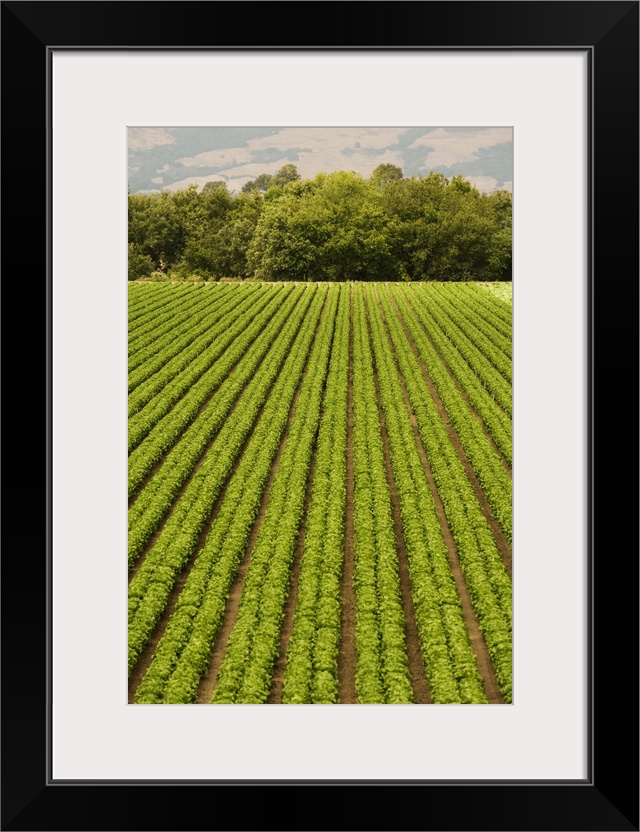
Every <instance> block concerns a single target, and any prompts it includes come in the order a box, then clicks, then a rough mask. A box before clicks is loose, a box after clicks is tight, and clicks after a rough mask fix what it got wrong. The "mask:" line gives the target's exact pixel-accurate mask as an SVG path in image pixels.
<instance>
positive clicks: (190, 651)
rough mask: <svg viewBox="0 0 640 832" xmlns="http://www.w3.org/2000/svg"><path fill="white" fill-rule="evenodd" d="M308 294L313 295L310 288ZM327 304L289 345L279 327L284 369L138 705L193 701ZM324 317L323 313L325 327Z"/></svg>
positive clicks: (321, 292) (318, 304)
mask: <svg viewBox="0 0 640 832" xmlns="http://www.w3.org/2000/svg"><path fill="white" fill-rule="evenodd" d="M308 292H309V293H310V294H313V291H312V290H311V289H309V290H308ZM325 299H326V287H323V288H320V289H318V290H317V291H316V292H315V294H314V296H313V300H312V303H311V305H310V307H309V313H308V316H307V317H306V319H305V320H304V323H303V325H302V326H300V327H299V328H298V330H297V335H296V337H295V340H294V341H293V345H292V343H291V342H292V340H293V339H292V337H291V333H290V331H288V330H287V329H286V328H285V329H284V330H283V333H282V336H283V340H282V342H281V343H280V342H279V344H280V347H281V351H282V357H283V365H282V372H281V373H280V375H279V376H278V378H277V381H276V383H275V385H274V387H273V391H272V394H271V396H270V397H269V398H268V400H267V402H266V404H265V406H264V410H263V413H262V416H261V418H260V419H259V421H258V423H257V425H256V426H255V429H254V430H253V432H252V434H251V438H250V440H249V443H248V445H247V447H246V449H245V452H244V453H243V454H242V456H241V458H240V461H239V464H238V467H237V470H236V471H235V473H234V475H233V476H232V478H231V480H230V482H229V485H228V487H227V489H226V491H225V495H224V499H223V500H222V503H221V505H220V508H219V511H218V513H217V515H216V517H215V518H214V520H213V522H212V524H211V528H210V530H209V532H208V534H207V538H206V540H205V543H204V545H203V547H202V549H201V550H200V552H199V553H198V556H197V557H196V559H195V561H194V564H193V568H192V569H191V571H190V572H189V574H188V576H187V579H186V581H185V585H184V588H183V590H182V592H181V593H180V596H179V598H178V600H177V603H176V606H175V610H174V612H173V614H172V616H171V618H170V620H169V622H168V624H167V627H166V630H165V632H164V634H163V636H162V638H161V639H160V641H159V643H158V646H157V649H156V651H155V655H154V658H153V661H152V663H151V666H150V667H149V670H148V671H147V674H146V675H145V677H144V679H143V680H142V683H141V685H140V687H139V688H138V691H137V693H136V701H137V702H163V701H175V702H190V701H193V699H194V698H195V695H196V692H197V688H198V684H199V680H200V678H201V676H202V674H203V673H204V672H205V671H206V668H207V667H208V663H209V660H210V652H211V647H212V645H213V641H214V639H215V636H216V634H217V632H218V629H219V627H220V624H221V622H222V618H223V616H224V611H225V608H226V602H227V598H228V595H229V590H230V587H231V583H232V581H233V579H234V577H235V575H236V572H237V569H238V565H239V563H240V559H241V558H242V555H243V554H244V551H245V548H246V546H247V542H248V539H249V534H250V532H251V529H252V527H253V524H254V522H255V519H256V517H257V514H258V510H259V507H260V502H261V500H262V495H263V492H264V489H265V486H266V483H267V479H268V476H269V471H270V470H271V466H272V464H273V461H274V458H275V456H276V453H277V450H278V447H279V445H280V441H281V437H282V434H283V432H284V430H285V427H286V424H287V421H288V418H289V411H290V408H291V405H292V402H293V400H294V396H295V393H296V389H297V387H298V385H299V383H300V379H301V377H302V373H303V370H304V367H305V365H306V363H307V358H308V355H309V351H310V349H311V345H312V343H313V340H314V336H315V334H316V329H317V325H318V321H319V319H320V314H321V311H322V307H323V304H324V302H325ZM328 320H329V318H328V317H327V316H325V318H324V319H323V321H324V323H325V325H326V324H327V321H328ZM143 566H144V564H143ZM131 646H133V648H134V649H133V652H132V653H131V654H130V656H131V659H130V660H133V661H135V658H136V657H137V654H138V652H139V650H138V649H137V647H136V646H135V645H131ZM131 646H130V649H131Z"/></svg>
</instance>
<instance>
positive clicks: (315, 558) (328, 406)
mask: <svg viewBox="0 0 640 832" xmlns="http://www.w3.org/2000/svg"><path fill="white" fill-rule="evenodd" d="M349 294H350V291H349V287H348V286H346V285H343V286H342V288H341V297H340V305H339V308H338V314H337V320H336V329H335V334H334V339H333V348H332V351H331V360H330V364H329V372H328V375H327V384H326V391H325V398H324V403H323V409H322V418H321V421H320V427H319V430H318V440H317V446H316V455H315V464H314V474H313V487H312V492H311V502H310V505H309V510H308V513H307V517H306V522H305V531H304V548H303V552H302V557H301V562H300V576H299V579H298V594H297V599H296V608H295V615H294V619H293V629H292V633H291V638H290V640H289V644H288V648H287V661H286V670H285V674H284V679H283V683H282V702H283V703H284V704H303V703H309V702H313V703H333V702H337V701H338V647H339V643H340V623H341V605H340V597H341V579H342V569H343V563H344V520H345V511H346V495H347V490H346V474H347V471H346V453H347V399H348V392H347V391H348V385H349V326H350V315H349V306H350V303H349Z"/></svg>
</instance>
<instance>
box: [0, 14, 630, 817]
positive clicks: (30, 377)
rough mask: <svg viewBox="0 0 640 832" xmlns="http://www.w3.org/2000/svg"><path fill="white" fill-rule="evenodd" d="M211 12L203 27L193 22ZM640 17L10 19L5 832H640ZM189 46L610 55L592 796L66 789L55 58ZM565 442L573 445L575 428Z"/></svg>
mask: <svg viewBox="0 0 640 832" xmlns="http://www.w3.org/2000/svg"><path fill="white" fill-rule="evenodd" d="M190 7H191V8H190ZM196 7H197V9H196ZM196 11H197V13H198V21H199V23H198V25H197V26H194V25H193V23H192V22H191V21H192V19H193V18H192V14H190V13H189V12H196ZM638 12H639V3H638V2H630V1H627V0H624V2H598V1H596V2H582V0H576V2H384V1H382V2H362V3H354V2H342V3H316V2H307V3H295V2H294V3H290V2H286V3H275V2H257V3H252V2H243V3H242V4H238V3H225V2H220V3H207V2H201V3H190V2H182V3H175V2H133V3H129V2H127V3H122V2H2V68H3V76H2V109H3V158H2V173H3V208H4V211H3V218H2V221H3V231H4V235H3V236H4V241H5V245H4V246H3V248H2V263H3V266H4V269H3V273H4V281H3V289H4V295H5V304H4V305H5V310H8V311H9V312H10V315H11V325H8V326H7V328H6V331H7V332H8V333H9V335H8V339H9V338H10V339H11V340H10V342H9V343H10V344H11V347H10V348H8V349H7V350H5V360H4V361H3V370H4V381H5V387H6V389H7V391H8V392H9V395H8V396H7V399H5V402H7V405H8V406H7V407H5V415H6V418H7V422H8V427H7V428H5V430H6V432H7V436H10V437H11V441H10V442H7V443H5V471H6V474H7V476H6V479H7V483H6V485H7V488H6V489H5V499H6V501H7V506H8V508H7V509H5V523H4V529H3V533H4V538H5V547H4V552H3V558H2V577H3V581H2V601H3V625H4V626H3V632H2V669H3V690H2V763H3V765H2V819H1V823H2V826H1V828H2V829H3V830H58V829H60V830H80V829H84V830H121V829H122V830H124V829H137V830H147V829H148V830H164V829H173V830H178V829H185V830H186V829H191V830H195V829H209V828H211V826H212V825H213V826H214V828H225V829H263V830H264V829H280V830H285V829H337V828H349V829H387V830H390V829H425V830H427V829H429V830H435V829H438V830H485V829H487V830H534V829H535V830H637V829H638V828H639V826H638V823H639V818H638V626H637V624H638V596H637V587H638V537H637V522H636V519H637V505H638V500H637V490H636V489H635V488H630V487H629V486H628V485H627V484H626V483H627V482H628V478H626V479H625V471H627V472H628V471H630V472H631V481H632V482H637V458H638V457H637V446H636V443H635V441H634V442H633V443H631V442H630V438H631V437H637V425H638V412H637V395H635V390H636V389H637V388H636V387H635V385H633V383H632V384H631V385H630V384H629V383H628V380H629V379H633V380H637V378H638V349H637V333H638V317H637V312H638V244H637V241H638V68H639V61H638V55H639V48H638V19H639V15H638ZM229 15H230V16H231V18H232V19H235V20H237V21H241V25H240V23H238V28H237V29H236V28H235V27H233V26H228V25H227V26H225V27H222V28H219V27H218V26H217V25H216V21H217V20H220V19H221V17H223V16H229ZM208 20H210V24H209V25H207V21H208ZM285 20H286V21H287V22H288V23H287V26H285V25H284V24H283V21H285ZM207 33H211V38H210V40H207ZM239 33H241V34H239ZM239 40H241V43H238V41H239ZM178 47H180V48H185V49H197V48H202V47H208V48H232V47H240V48H274V47H282V48H298V49H324V48H329V47H331V48H338V49H346V48H355V49H385V48H406V49H412V48H419V49H439V48H440V49H443V48H449V49H468V48H482V49H489V48H496V49H510V50H540V49H546V50H553V49H566V48H574V49H583V50H586V51H587V52H588V54H589V60H590V84H591V89H590V97H591V112H590V125H591V130H590V135H589V137H588V142H589V148H588V153H589V159H590V170H591V178H590V182H589V183H588V193H589V206H588V208H589V217H590V227H591V240H590V262H589V264H588V268H589V292H588V295H589V309H588V317H589V355H588V372H589V402H590V413H589V425H588V433H589V442H590V447H591V454H590V458H589V459H588V472H589V473H588V478H589V481H588V483H587V486H588V493H589V503H590V505H589V510H590V518H589V541H588V557H589V563H588V578H589V581H588V583H589V586H588V592H589V622H590V625H589V632H588V635H587V637H588V647H589V678H590V690H589V716H590V720H589V721H590V730H589V734H588V737H587V742H588V759H589V771H588V777H587V779H586V780H585V781H584V782H583V781H579V782H578V781H576V782H559V781H535V782H523V781H499V782H497V781H489V782H482V781H474V782H468V781H467V782H455V781H452V782H446V783H444V782H437V783H420V782H416V781H409V782H393V783H384V782H380V781H369V782H360V781H340V782H330V781H323V782H320V783H297V782H295V781H286V782H268V781H266V782H262V783H255V782H250V783H246V782H245V783H234V784H210V783H193V784H192V783H186V782H183V781H178V782H165V781H153V782H138V781H127V782H114V781H111V782H109V783H98V782H94V781H91V782H64V783H62V782H55V781H51V780H50V779H49V774H48V772H49V770H50V766H49V760H50V737H49V735H48V727H49V719H48V715H49V709H50V706H51V695H50V694H51V686H50V679H51V656H50V647H51V644H50V635H51V629H50V613H51V610H50V604H49V591H50V577H51V576H50V567H51V562H50V558H51V445H50V439H51V331H50V322H51V273H50V254H51V248H50V246H51V227H50V221H51V217H50V212H49V204H50V203H49V199H50V179H49V176H50V172H49V167H48V152H49V142H48V136H49V134H50V122H49V115H50V103H51V102H50V89H49V72H48V69H49V65H50V56H51V53H52V50H53V49H62V48H65V49H79V48H87V49H92V50H94V49H112V48H120V49H122V48H178ZM561 196H562V195H561V192H560V193H559V194H550V199H555V198H561ZM25 235H26V236H25ZM36 240H37V242H38V243H39V245H34V244H33V243H34V242H35V241H36ZM20 241H23V242H20ZM21 282H22V284H23V285H21ZM27 286H28V287H29V289H27V291H26V292H25V289H26V287H27ZM26 310H30V311H29V312H28V314H27V316H26V318H23V317H22V315H23V314H24V313H25V311H26ZM7 317H9V316H7ZM20 320H22V321H23V322H24V323H23V324H22V325H20V323H18V324H17V328H16V330H15V331H14V328H13V323H14V321H16V322H19V321H20ZM624 379H626V380H627V382H626V384H625V382H624ZM631 386H633V389H634V396H633V398H632V397H631V396H630V395H629V388H630V387H631ZM16 405H17V406H16ZM25 405H26V406H25ZM7 422H5V424H7ZM559 429H567V426H563V425H562V417H561V414H559ZM596 434H597V436H598V438H599V440H600V441H599V443H598V448H597V451H596V447H595V438H596ZM630 446H632V447H630ZM25 452H26V453H25ZM36 471H37V472H38V475H36ZM36 517H39V518H40V519H41V521H42V522H41V527H40V528H41V531H40V533H39V534H38V533H36V531H35V527H34V523H33V521H34V519H35V518H36ZM549 684H551V685H552V684H553V680H549ZM557 695H559V696H561V695H562V693H561V691H560V692H558V693H557ZM336 753H337V754H338V753H341V752H340V749H336ZM426 753H428V751H426ZM480 753H481V750H480ZM247 789H249V790H250V799H247V797H249V795H247V794H246V790H247Z"/></svg>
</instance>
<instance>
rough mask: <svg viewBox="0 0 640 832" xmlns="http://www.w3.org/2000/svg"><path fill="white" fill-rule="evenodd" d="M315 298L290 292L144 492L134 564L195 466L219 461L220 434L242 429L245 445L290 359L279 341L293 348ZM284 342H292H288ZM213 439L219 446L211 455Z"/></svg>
mask: <svg viewBox="0 0 640 832" xmlns="http://www.w3.org/2000/svg"><path fill="white" fill-rule="evenodd" d="M312 294H313V293H312V292H305V291H304V289H303V287H297V288H295V289H293V290H292V291H291V292H289V295H288V297H287V299H286V301H285V303H284V304H283V306H282V307H281V309H280V310H279V311H278V312H277V313H276V314H275V315H274V317H273V319H272V320H271V321H270V322H269V324H268V325H267V326H266V327H265V329H264V331H263V332H262V333H261V335H260V336H259V337H258V338H257V340H256V341H255V343H254V344H253V345H252V346H251V347H250V348H249V350H248V351H247V354H246V356H245V358H244V359H243V361H242V363H241V368H239V371H238V372H236V373H234V374H233V376H231V377H230V378H229V379H228V380H227V381H226V382H225V383H224V384H223V385H222V386H221V387H220V389H219V391H218V393H217V394H216V396H214V397H213V398H212V400H211V402H210V403H209V405H208V406H207V407H206V408H205V410H203V412H202V414H201V415H200V417H199V418H198V419H197V420H196V421H195V422H194V423H193V424H192V425H191V426H190V428H189V429H188V430H186V431H185V433H184V434H183V435H182V436H181V437H180V440H179V441H178V443H177V444H176V446H175V447H174V448H173V449H172V450H171V452H170V453H169V454H168V455H167V457H166V459H165V460H164V463H163V465H162V467H161V468H160V470H159V471H158V472H157V473H156V474H155V475H154V476H153V478H152V479H151V480H150V481H149V482H148V483H147V485H146V486H145V487H144V488H143V490H142V491H141V492H140V494H139V495H138V498H137V499H136V501H135V503H134V504H133V505H132V506H131V508H130V509H129V562H130V564H131V565H132V564H133V563H134V562H135V560H136V559H137V557H138V556H139V554H140V553H141V551H142V549H143V548H144V546H145V545H146V543H147V541H148V540H149V538H150V537H151V535H152V534H153V532H154V531H155V530H156V529H157V528H158V526H159V525H160V523H161V521H162V519H163V517H164V516H165V514H166V512H167V511H168V509H169V508H170V506H171V504H172V502H173V501H174V500H175V498H176V496H177V495H178V494H179V493H180V489H181V488H182V487H183V485H184V483H185V482H188V480H189V477H190V476H191V475H192V472H193V470H194V468H195V466H196V465H199V464H200V465H201V466H202V469H204V470H208V468H209V462H210V460H211V459H215V457H216V454H217V453H218V451H217V438H216V439H214V437H216V433H217V432H218V430H221V429H222V428H223V426H224V430H223V431H222V435H223V436H225V437H227V439H226V440H225V441H227V442H228V441H229V440H228V433H229V431H230V430H232V431H234V432H235V428H236V425H239V426H241V428H240V432H239V433H237V434H234V440H237V441H239V442H240V443H241V442H242V441H244V437H245V436H246V434H247V432H248V431H249V430H250V429H251V427H252V425H253V422H254V420H255V418H256V416H257V413H258V411H259V409H260V406H261V405H262V403H263V402H264V400H265V398H266V396H267V393H268V390H269V388H270V386H271V384H273V381H274V380H275V378H276V376H277V374H278V372H279V370H280V366H281V364H282V361H283V360H284V355H283V353H282V351H281V348H280V343H279V342H280V340H281V339H282V338H283V337H284V334H285V332H286V333H287V336H288V337H289V343H290V340H291V338H292V337H293V335H294V334H295V330H296V329H297V327H298V326H299V325H300V323H301V322H302V320H303V318H304V315H305V313H306V310H307V307H308V304H309V302H310V300H311V296H312ZM292 310H293V314H291V313H292ZM287 318H289V321H287ZM285 322H286V324H285ZM283 327H284V329H283ZM284 340H285V341H286V338H285V339H284ZM245 385H246V389H244V387H245ZM243 391H244V392H243ZM239 396H241V398H240V400H239V406H238V407H236V408H235V410H234V412H233V414H232V415H231V416H230V415H229V411H230V410H231V408H232V407H233V405H234V403H235V402H236V400H238V397H239ZM239 436H242V440H239V439H238V437H239ZM212 440H213V443H214V444H213V446H212V447H211V448H210V449H209V450H208V451H207V447H208V446H209V445H210V443H211V442H212ZM237 441H234V442H233V443H232V444H231V445H229V447H227V448H224V450H223V453H224V454H228V452H229V451H230V449H231V448H232V447H235V446H236V444H237ZM238 447H239V445H238ZM205 452H206V453H205ZM203 454H204V456H203ZM199 476H200V471H198V472H197V475H196V477H195V479H196V481H197V480H198V479H199ZM189 487H190V484H189V486H187V488H189ZM172 516H173V515H172Z"/></svg>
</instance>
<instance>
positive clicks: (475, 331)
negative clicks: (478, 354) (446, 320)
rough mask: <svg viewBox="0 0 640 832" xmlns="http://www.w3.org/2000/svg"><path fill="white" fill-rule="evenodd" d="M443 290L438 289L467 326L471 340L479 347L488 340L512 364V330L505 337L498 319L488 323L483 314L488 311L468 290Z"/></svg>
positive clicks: (462, 323)
mask: <svg viewBox="0 0 640 832" xmlns="http://www.w3.org/2000/svg"><path fill="white" fill-rule="evenodd" d="M441 288H442V287H438V289H439V294H440V295H441V297H443V298H446V300H447V301H448V302H449V303H450V305H451V307H452V308H453V309H455V310H456V320H457V321H458V322H459V323H460V324H461V325H463V326H466V330H465V332H468V334H469V338H470V339H471V340H472V341H473V342H474V343H476V344H478V345H481V344H482V343H483V342H486V339H488V340H489V342H490V343H491V344H492V346H493V347H496V348H497V349H498V350H499V351H500V352H502V353H503V354H504V356H505V357H506V358H507V359H508V361H509V362H510V361H511V359H512V356H513V343H512V333H511V328H510V327H509V328H508V329H507V331H508V333H509V334H508V335H506V336H505V335H503V334H502V331H501V330H499V329H497V328H496V323H499V321H498V320H497V319H496V318H494V319H493V320H492V321H487V320H486V319H485V318H484V317H483V315H482V313H483V312H485V314H486V310H484V308H483V307H482V306H480V304H478V303H477V302H476V300H475V296H474V295H473V293H472V292H469V290H468V289H467V288H465V289H464V290H463V291H460V290H458V291H457V292H456V291H453V292H452V291H451V288H450V287H444V291H441Z"/></svg>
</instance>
